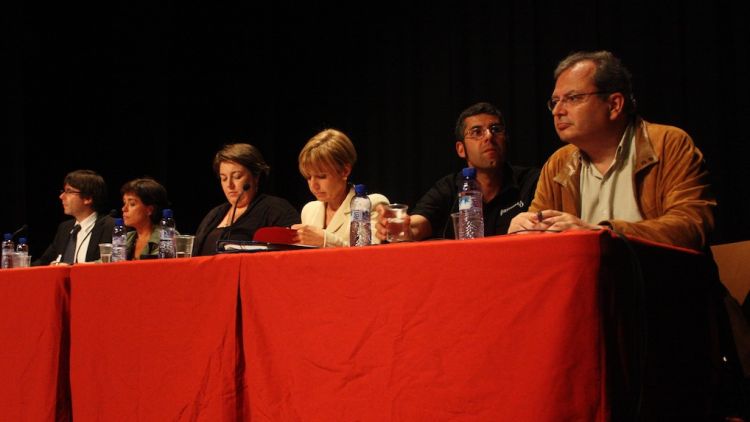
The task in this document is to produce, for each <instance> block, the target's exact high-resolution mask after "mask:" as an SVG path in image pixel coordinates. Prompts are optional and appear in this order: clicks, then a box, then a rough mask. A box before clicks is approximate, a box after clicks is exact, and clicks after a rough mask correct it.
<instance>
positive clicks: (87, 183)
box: [63, 170, 107, 212]
mask: <svg viewBox="0 0 750 422" xmlns="http://www.w3.org/2000/svg"><path fill="white" fill-rule="evenodd" d="M66 184H67V185H70V186H71V187H74V188H76V189H78V190H79V191H81V194H80V195H81V198H91V203H92V206H91V207H92V208H93V209H94V210H95V211H97V212H104V210H105V202H107V184H106V183H104V178H103V177H102V176H100V175H99V174H97V173H96V172H95V171H93V170H75V171H71V172H70V173H68V174H67V175H65V179H64V180H63V185H66Z"/></svg>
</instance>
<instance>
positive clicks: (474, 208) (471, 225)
mask: <svg viewBox="0 0 750 422" xmlns="http://www.w3.org/2000/svg"><path fill="white" fill-rule="evenodd" d="M462 173H463V176H464V183H463V185H462V186H461V191H460V192H459V193H458V238H459V239H476V238H479V237H484V216H483V215H482V191H481V190H480V189H479V184H478V183H477V180H476V177H477V170H476V169H475V168H473V167H466V168H465V169H463V171H462Z"/></svg>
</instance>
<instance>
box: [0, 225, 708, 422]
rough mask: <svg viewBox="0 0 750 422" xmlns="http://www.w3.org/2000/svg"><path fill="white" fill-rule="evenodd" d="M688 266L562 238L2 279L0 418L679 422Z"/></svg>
mask: <svg viewBox="0 0 750 422" xmlns="http://www.w3.org/2000/svg"><path fill="white" fill-rule="evenodd" d="M699 258H701V256H700V255H697V254H695V253H692V252H689V251H685V250H680V249H676V248H668V247H665V246H663V245H654V244H649V243H648V242H639V241H636V242H633V248H632V249H629V248H626V247H625V244H624V243H623V242H622V241H621V240H619V239H616V238H615V237H614V236H612V235H611V233H609V232H572V233H562V234H544V235H516V236H500V237H494V238H488V239H482V240H474V241H435V242H421V243H412V244H399V245H382V246H372V247H366V248H340V249H335V250H333V249H329V250H304V251H288V252H273V253H257V254H244V255H241V254H238V255H224V256H216V257H204V258H193V259H175V260H158V261H145V262H126V263H116V264H107V265H77V266H74V267H73V268H72V269H69V268H55V267H48V268H34V269H19V270H3V271H0V420H4V419H8V420H52V419H55V418H57V419H58V420H65V419H66V418H69V417H70V415H71V413H72V416H73V419H74V420H75V421H76V422H80V421H89V420H106V421H117V420H128V421H131V420H140V421H164V420H207V421H216V420H251V419H252V420H254V421H257V420H268V421H279V420H283V421H295V420H305V421H331V420H361V421H383V420H393V421H399V420H408V421H421V420H424V421H434V420H472V421H474V420H477V421H501V420H502V421H505V420H508V421H516V420H524V421H526V420H534V421H561V420H586V421H606V420H608V419H609V417H610V415H618V417H619V418H624V419H628V417H626V416H624V415H628V414H629V413H630V412H632V411H633V409H636V408H637V409H640V412H641V414H642V415H644V417H645V418H646V419H648V420H689V419H690V418H691V416H695V415H699V416H700V415H703V414H705V410H706V409H707V403H708V398H707V395H708V394H709V393H708V392H707V390H708V386H710V384H711V380H710V377H711V374H712V372H711V370H710V368H709V366H710V364H711V362H712V361H711V359H712V358H713V357H715V356H714V355H712V351H713V350H714V349H711V341H712V340H711V336H712V331H711V327H710V325H711V322H710V321H711V320H712V318H713V315H714V314H713V309H712V308H711V306H712V305H711V292H710V288H709V287H708V286H709V285H710V283H709V282H708V281H707V280H709V279H710V277H709V275H707V274H705V273H704V272H703V268H704V263H703V261H701V260H700V259H699ZM635 264H640V266H641V268H642V269H643V274H645V277H644V279H643V280H641V281H638V280H637V277H635V274H636V272H633V269H634V268H636V267H637V265H635ZM68 276H69V279H68ZM68 286H69V289H68ZM68 305H69V306H68ZM68 309H69V310H68ZM68 318H69V321H68ZM68 327H69V333H68ZM639 342H643V343H639ZM643 345H646V347H642V346H643ZM68 350H69V353H68ZM639 397H641V398H642V399H639ZM71 400H72V405H71ZM639 400H640V402H641V403H642V404H641V405H640V407H636V406H635V404H636V403H638V402H639ZM686 418H687V419H686ZM631 419H632V418H631Z"/></svg>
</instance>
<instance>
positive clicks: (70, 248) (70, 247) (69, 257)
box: [62, 224, 81, 264]
mask: <svg viewBox="0 0 750 422" xmlns="http://www.w3.org/2000/svg"><path fill="white" fill-rule="evenodd" d="M79 231H81V225H80V224H76V225H75V226H73V229H72V230H71V231H70V236H68V244H67V245H65V252H63V257H62V262H67V263H68V264H72V263H73V262H74V261H75V254H76V241H77V239H78V232H79Z"/></svg>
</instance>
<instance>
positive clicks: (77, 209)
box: [32, 170, 114, 266]
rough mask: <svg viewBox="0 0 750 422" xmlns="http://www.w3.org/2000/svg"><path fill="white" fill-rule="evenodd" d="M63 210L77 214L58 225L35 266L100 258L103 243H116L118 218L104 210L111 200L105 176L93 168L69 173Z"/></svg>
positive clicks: (64, 192) (61, 197) (61, 193)
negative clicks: (100, 244) (114, 233)
mask: <svg viewBox="0 0 750 422" xmlns="http://www.w3.org/2000/svg"><path fill="white" fill-rule="evenodd" d="M59 198H60V202H61V204H62V207H63V212H64V213H65V214H66V215H69V216H71V217H73V218H72V219H69V220H67V221H63V222H62V223H60V225H59V226H58V227H57V233H56V234H55V238H54V240H53V241H52V244H51V245H49V247H48V248H47V250H46V251H44V254H42V256H41V257H40V258H39V259H37V260H36V261H34V262H33V264H32V265H34V266H37V265H72V264H75V263H79V262H93V261H96V260H98V259H99V243H110V242H112V228H113V227H114V219H113V218H112V217H110V216H109V215H107V214H104V213H102V211H103V209H104V206H105V202H106V200H107V185H106V183H104V179H103V178H102V177H101V176H100V175H98V174H97V173H95V172H93V171H91V170H76V171H72V172H70V173H68V174H67V175H66V176H65V179H64V180H63V189H62V190H60V196H59Z"/></svg>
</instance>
